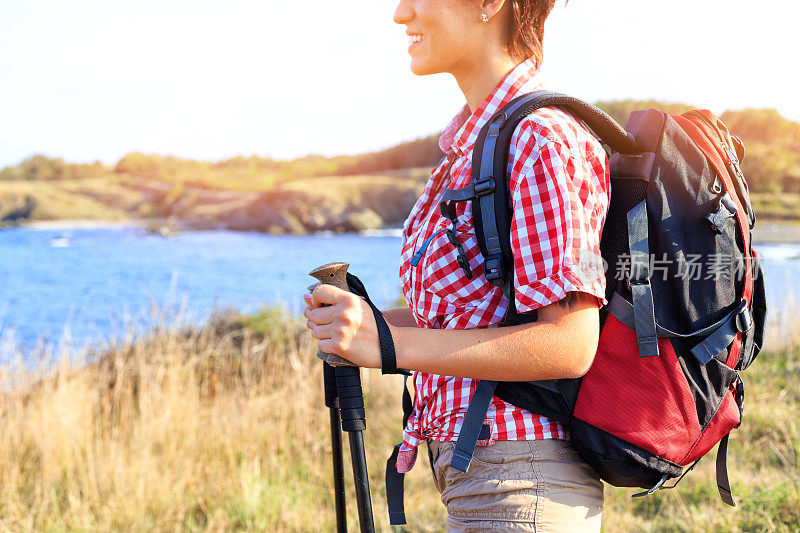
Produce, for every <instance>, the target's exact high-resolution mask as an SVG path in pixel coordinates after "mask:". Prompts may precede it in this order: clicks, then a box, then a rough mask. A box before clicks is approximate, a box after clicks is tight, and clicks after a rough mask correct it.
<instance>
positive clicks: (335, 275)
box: [308, 263, 357, 366]
mask: <svg viewBox="0 0 800 533" xmlns="http://www.w3.org/2000/svg"><path fill="white" fill-rule="evenodd" d="M349 266H350V264H349V263H328V264H327V265H322V266H319V267H317V268H315V269H314V270H312V271H311V272H309V273H308V274H309V276H312V277H314V278H317V279H318V280H319V281H320V283H323V284H325V285H333V286H334V287H338V288H340V289H342V290H345V291H349V287H348V286H347V268H348V267H349ZM312 289H313V286H312V287H309V290H312ZM317 357H319V358H320V359H322V360H323V361H325V362H326V363H328V364H329V365H331V366H357V365H355V364H354V363H351V362H350V361H348V360H347V359H345V358H344V357H340V356H338V355H336V354H333V353H325V352H323V351H322V350H318V351H317Z"/></svg>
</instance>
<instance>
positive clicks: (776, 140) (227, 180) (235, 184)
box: [0, 100, 800, 193]
mask: <svg viewBox="0 0 800 533" xmlns="http://www.w3.org/2000/svg"><path fill="white" fill-rule="evenodd" d="M597 105H598V106H599V107H600V108H601V109H603V110H605V111H606V112H607V113H608V114H609V115H611V116H612V117H613V118H614V119H616V120H617V121H618V122H620V123H621V124H624V123H625V121H626V120H627V117H628V115H629V114H630V113H631V111H633V110H636V109H647V108H650V107H653V108H656V109H661V110H663V111H666V112H668V113H673V114H678V113H683V112H685V111H687V110H689V109H691V106H689V105H686V104H681V103H665V102H658V101H652V100H649V101H642V100H617V101H609V102H598V104H597ZM721 118H722V120H723V122H725V124H726V125H727V126H728V128H729V129H730V131H731V133H732V134H734V135H738V136H739V137H741V139H742V140H743V141H744V144H745V147H746V148H747V154H746V156H745V158H744V160H743V162H742V167H743V170H744V172H745V175H746V176H747V179H748V183H749V184H750V188H751V190H752V191H754V192H772V193H780V192H788V193H800V123H797V122H793V121H790V120H788V119H786V118H785V117H783V116H781V115H780V114H779V113H778V112H777V111H775V110H774V109H744V110H740V111H726V112H725V113H723V115H722V116H721ZM438 138H439V135H438V134H434V135H429V136H427V137H423V138H419V139H415V140H413V141H408V142H404V143H401V144H398V145H396V146H393V147H391V148H388V149H385V150H380V151H375V152H370V153H365V154H360V155H354V156H337V157H323V156H319V155H308V156H306V157H302V158H298V159H294V160H290V161H281V160H276V159H271V158H264V157H257V156H249V157H244V156H237V157H233V158H229V159H225V160H222V161H217V162H208V161H196V160H190V159H181V158H177V157H172V156H160V155H152V154H141V153H130V154H128V155H126V156H124V157H123V158H122V159H120V160H119V161H118V162H117V163H116V165H112V166H107V165H103V164H101V163H99V162H95V163H90V164H76V163H67V162H65V161H64V160H63V159H61V158H49V157H46V156H43V155H35V156H33V157H30V158H28V159H26V160H25V161H23V162H22V163H20V164H19V165H14V166H9V167H6V168H4V169H2V170H0V180H64V179H86V178H98V177H103V176H109V175H120V176H137V177H140V178H148V179H154V180H160V181H166V182H171V183H175V184H177V185H181V186H198V187H205V188H212V189H239V190H246V189H257V190H266V189H269V188H271V187H274V186H275V185H277V184H279V183H281V182H286V181H290V180H296V179H303V178H307V177H313V176H323V175H352V174H368V173H376V172H384V171H390V170H395V169H403V168H409V167H432V166H434V165H435V164H436V163H437V162H438V161H439V159H440V158H441V157H442V153H441V150H440V149H439V146H438Z"/></svg>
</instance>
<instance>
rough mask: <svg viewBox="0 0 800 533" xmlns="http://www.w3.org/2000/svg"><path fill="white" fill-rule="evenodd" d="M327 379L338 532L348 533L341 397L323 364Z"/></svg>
mask: <svg viewBox="0 0 800 533" xmlns="http://www.w3.org/2000/svg"><path fill="white" fill-rule="evenodd" d="M322 367H323V368H322V370H323V376H324V379H325V405H326V406H327V407H328V408H329V411H330V418H331V452H332V456H333V495H334V500H335V502H336V531H337V533H347V511H346V508H345V498H344V464H343V460H342V431H341V429H340V425H341V423H342V422H341V417H340V416H339V395H338V393H337V392H336V372H335V370H334V368H333V367H332V366H331V365H329V364H328V363H326V362H324V361H323V363H322Z"/></svg>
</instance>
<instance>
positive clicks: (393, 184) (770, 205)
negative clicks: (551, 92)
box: [0, 100, 800, 233]
mask: <svg viewBox="0 0 800 533" xmlns="http://www.w3.org/2000/svg"><path fill="white" fill-rule="evenodd" d="M598 105H599V106H600V107H601V108H603V109H605V110H606V111H607V112H608V113H609V114H610V115H611V116H612V117H614V118H615V119H616V120H617V121H619V122H624V121H625V119H626V117H627V116H628V114H629V113H630V112H631V111H632V110H634V109H643V108H648V107H655V108H659V109H663V110H665V111H668V112H670V113H681V112H684V111H686V110H687V109H690V107H691V106H689V105H686V104H680V103H664V102H656V101H634V100H623V101H613V102H599V103H598ZM722 118H723V120H724V121H725V122H726V124H728V126H729V128H730V129H731V131H732V133H734V134H736V135H739V136H740V137H741V138H742V139H743V140H744V143H745V146H746V148H747V155H746V156H745V158H744V161H743V164H742V166H743V169H744V172H745V174H746V176H747V179H748V183H749V186H750V190H751V193H752V197H753V202H754V205H755V209H756V213H757V214H758V215H759V218H760V219H761V220H800V124H798V123H795V122H792V121H789V120H787V119H785V118H783V117H782V116H781V115H780V114H778V113H777V112H776V111H775V110H770V109H745V110H741V111H727V112H725V113H724V114H723V115H722ZM437 140H438V135H431V136H428V137H425V138H421V139H417V140H414V141H410V142H406V143H402V144H400V145H397V146H394V147H391V148H388V149H386V150H382V151H379V152H372V153H367V154H361V155H356V156H338V157H333V158H326V157H322V156H314V155H310V156H307V157H304V158H300V159H295V160H292V161H277V160H273V159H269V158H260V157H255V156H251V157H241V156H240V157H234V158H230V159H227V160H223V161H218V162H208V161H193V160H186V159H179V158H175V157H171V156H166V157H165V156H159V155H146V154H140V153H131V154H128V155H126V156H125V157H123V158H122V159H121V160H120V161H118V162H117V163H116V164H115V165H113V166H106V165H102V164H100V163H93V164H74V163H67V162H65V161H63V160H61V159H57V158H48V157H45V156H42V155H36V156H33V157H31V158H29V159H26V160H25V161H23V162H22V163H20V164H19V165H15V166H11V167H7V168H5V169H2V170H0V225H11V224H15V223H21V222H22V223H24V222H26V221H34V220H62V219H98V220H124V219H130V218H136V219H152V220H154V221H158V223H159V224H161V223H162V221H165V220H166V221H168V222H169V223H170V224H176V225H179V226H182V227H188V228H229V229H237V230H255V231H264V232H271V233H304V232H313V231H338V232H341V231H359V230H365V229H375V228H381V227H392V226H398V225H400V224H401V223H402V221H403V220H404V219H405V216H406V214H407V213H408V211H409V210H410V209H411V207H412V206H413V203H414V200H415V198H416V196H417V195H418V194H419V192H420V190H421V188H422V187H423V186H424V183H425V181H426V179H427V176H428V173H429V171H430V168H431V167H433V166H434V165H435V164H436V162H437V161H438V160H439V158H440V157H441V152H440V150H439V147H438V144H437Z"/></svg>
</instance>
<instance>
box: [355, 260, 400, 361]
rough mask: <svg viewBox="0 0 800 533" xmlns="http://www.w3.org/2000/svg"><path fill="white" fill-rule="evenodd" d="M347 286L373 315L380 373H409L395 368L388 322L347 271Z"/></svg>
mask: <svg viewBox="0 0 800 533" xmlns="http://www.w3.org/2000/svg"><path fill="white" fill-rule="evenodd" d="M347 287H348V288H349V289H350V292H352V293H353V294H357V295H358V296H361V297H362V298H364V300H365V301H366V302H367V304H369V306H370V308H371V309H372V315H373V316H374V317H375V324H376V325H377V326H378V343H379V345H380V350H381V374H405V375H410V373H409V372H408V371H407V370H400V369H398V368H397V355H396V354H395V350H394V340H393V339H392V331H391V329H389V324H388V323H387V322H386V319H385V318H384V317H383V313H381V312H380V310H379V309H378V308H377V307H376V306H375V304H374V303H372V300H370V298H369V294H367V289H366V287H364V284H363V283H362V282H361V280H360V279H358V277H356V276H354V275H353V274H350V273H349V272H348V273H347Z"/></svg>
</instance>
